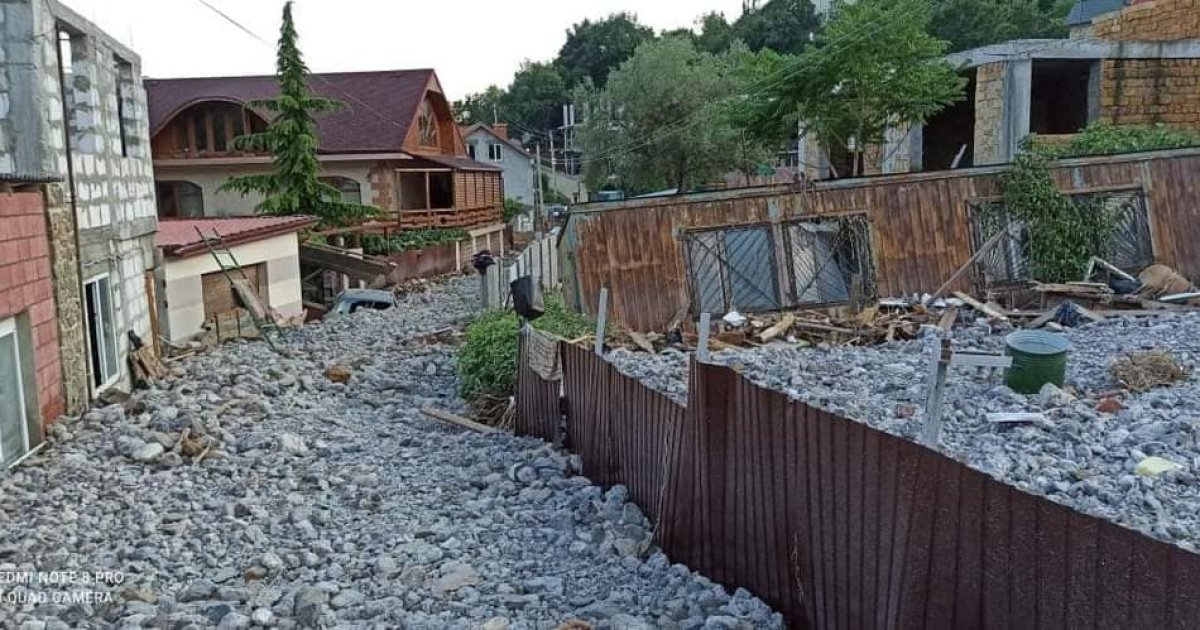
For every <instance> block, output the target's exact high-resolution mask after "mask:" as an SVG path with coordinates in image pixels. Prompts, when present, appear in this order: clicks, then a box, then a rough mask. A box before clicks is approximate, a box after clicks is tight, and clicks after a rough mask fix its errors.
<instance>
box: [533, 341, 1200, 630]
mask: <svg viewBox="0 0 1200 630" xmlns="http://www.w3.org/2000/svg"><path fill="white" fill-rule="evenodd" d="M563 372H564V391H565V393H566V397H567V404H566V409H567V432H568V438H567V442H568V444H569V446H570V447H571V448H572V450H574V451H575V452H578V453H579V454H580V455H581V457H582V459H583V462H584V471H585V474H587V475H588V476H589V477H591V478H592V479H593V480H594V481H596V482H598V483H601V484H604V485H612V484H617V483H623V484H626V485H627V486H628V487H629V489H630V493H631V496H632V497H633V498H634V499H635V500H636V501H637V502H638V504H639V505H640V506H642V508H643V510H645V511H646V512H647V514H648V515H650V516H651V518H653V519H655V521H656V540H657V542H658V544H659V545H660V546H661V547H662V548H663V549H664V551H666V552H667V554H668V555H670V556H671V557H672V559H673V560H675V561H677V562H683V563H685V564H687V565H689V566H690V567H691V568H693V569H695V570H698V571H701V572H702V573H705V574H706V575H708V576H710V577H711V578H713V579H714V580H717V581H719V582H721V583H724V584H726V585H728V586H731V587H732V586H743V587H746V588H748V589H749V590H751V591H752V592H754V593H755V594H756V595H758V596H759V597H761V598H763V599H764V600H765V601H767V602H768V603H770V604H771V605H772V606H774V607H775V608H776V609H777V610H779V611H780V612H782V613H783V614H784V616H785V619H786V620H787V623H788V626H789V627H791V628H813V629H818V630H825V629H843V628H845V629H859V628H873V629H880V630H884V629H899V630H908V629H919V628H931V629H940V628H953V629H968V630H969V629H975V628H978V629H985V628H1004V629H1010V630H1025V629H1036V628H1054V629H1058V628H1093V629H1101V628H1130V627H1147V628H1168V629H1178V630H1183V629H1185V628H1195V627H1200V622H1198V621H1197V620H1200V555H1196V554H1194V553H1191V552H1188V551H1185V550H1183V549H1180V548H1177V547H1174V546H1171V545H1167V544H1164V543H1161V542H1159V541H1156V540H1153V539H1151V538H1149V537H1146V536H1144V535H1142V534H1139V533H1138V532H1135V531H1132V530H1128V529H1124V528H1122V527H1119V526H1117V525H1114V524H1112V523H1109V522H1106V521H1102V520H1099V519H1096V518H1093V517H1090V516H1087V515H1084V514H1081V513H1078V512H1075V511H1073V510H1070V509H1068V508H1066V507H1063V506H1061V505H1058V504H1055V503H1053V502H1051V501H1049V500H1046V499H1043V498H1041V497H1035V496H1032V495H1029V494H1026V493H1024V492H1022V491H1020V490H1017V489H1015V488H1012V487H1010V486H1007V485H1004V484H1002V483H1000V482H998V481H996V480H994V479H991V478H990V477H988V476H986V475H984V474H982V473H979V472H977V471H974V470H972V469H970V468H968V467H966V466H964V465H962V464H960V463H958V462H955V461H954V460H951V459H949V458H947V457H945V456H943V455H941V454H939V453H936V452H934V451H931V450H929V449H926V448H924V447H922V446H919V445H917V444H914V443H912V442H909V441H906V440H903V439H900V438H897V437H894V436H892V435H889V434H886V433H883V432H880V431H877V430H875V429H872V428H870V427H868V426H866V425H864V424H861V423H858V422H854V421H852V420H848V419H845V418H841V417H838V416H835V415H833V414H830V413H828V412H825V411H821V410H817V409H813V408H811V407H808V406H807V405H804V404H802V403H798V402H794V401H790V400H788V399H787V397H786V396H785V395H784V394H782V393H780V392H775V391H769V390H764V389H761V388H758V387H756V386H754V385H752V384H751V383H749V382H748V381H746V380H745V379H743V378H741V377H740V376H739V375H737V374H736V373H735V372H733V371H732V370H730V369H728V368H726V367H723V366H715V365H706V364H699V363H693V365H692V367H691V373H690V381H689V384H690V388H689V389H690V391H689V399H688V407H687V408H686V409H685V408H683V407H680V406H679V405H677V404H675V403H673V402H671V401H670V400H668V399H666V398H665V397H663V396H661V395H659V394H657V393H656V392H651V391H649V390H648V389H647V388H645V387H644V386H643V385H641V384H640V383H638V382H636V381H634V380H633V379H630V378H628V377H625V376H623V375H621V374H620V373H618V372H617V371H616V370H615V368H613V367H612V366H611V365H609V364H608V363H607V362H606V361H604V360H603V359H602V358H599V357H596V356H595V355H594V354H593V353H591V352H589V351H587V350H586V349H582V348H577V347H571V346H564V348H563ZM527 376H529V375H527V374H526V372H524V371H523V372H522V381H521V387H522V388H525V387H526V386H530V385H532V386H534V387H537V386H538V383H537V381H535V380H529V379H528V378H527ZM519 399H520V400H526V396H525V395H524V393H523V394H522V395H521V396H520V397H519Z"/></svg>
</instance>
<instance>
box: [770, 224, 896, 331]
mask: <svg viewBox="0 0 1200 630" xmlns="http://www.w3.org/2000/svg"><path fill="white" fill-rule="evenodd" d="M804 224H818V225H819V224H836V226H837V232H838V234H839V237H840V235H843V234H845V233H846V231H847V230H851V231H853V230H861V234H860V235H859V236H861V238H862V241H863V242H862V243H860V244H858V245H857V246H856V244H855V243H853V242H851V243H850V244H849V245H850V246H851V247H852V251H851V254H852V255H854V256H855V258H856V259H857V262H858V265H857V270H854V269H848V270H843V274H844V277H843V280H844V282H845V285H846V292H847V299H845V300H834V301H819V302H806V301H803V296H802V295H800V294H799V292H798V287H797V286H796V282H797V278H796V275H797V269H796V260H795V257H794V256H793V253H794V249H793V248H794V247H795V246H796V243H795V242H794V241H793V238H792V228H793V227H795V228H797V229H800V227H801V226H802V225H804ZM780 227H781V228H782V229H781V236H782V238H783V251H784V256H783V263H784V266H785V267H786V273H787V292H788V294H787V296H786V298H787V308H823V307H831V306H839V305H843V304H849V303H851V302H852V301H853V300H854V286H853V281H852V279H853V277H854V275H855V274H856V273H857V274H858V275H859V276H861V278H862V282H861V289H862V293H863V295H862V298H864V299H870V298H873V297H875V294H876V292H877V282H878V278H877V277H876V268H875V259H874V255H875V248H874V239H873V236H872V234H871V216H870V214H869V213H868V212H866V211H855V212H844V213H839V214H832V215H809V216H803V217H795V218H793V219H790V220H788V221H784V222H782V223H781V224H780ZM855 250H859V251H855ZM838 253H839V247H835V248H833V249H832V255H833V256H834V260H835V262H836V257H837V255H838ZM823 268H824V267H823V266H822V268H821V269H823ZM821 269H817V274H818V277H817V278H814V280H813V282H812V283H811V284H810V287H809V288H818V289H819V282H820V278H819V276H820V271H821Z"/></svg>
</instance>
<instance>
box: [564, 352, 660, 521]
mask: <svg viewBox="0 0 1200 630" xmlns="http://www.w3.org/2000/svg"><path fill="white" fill-rule="evenodd" d="M563 378H564V381H565V382H564V391H565V392H566V394H567V435H568V440H569V443H570V445H571V446H572V448H573V450H575V451H576V452H578V453H579V454H580V457H581V459H582V460H583V472H584V474H585V475H587V476H588V477H589V478H591V479H592V480H593V481H595V482H596V483H599V484H601V485H606V486H611V485H616V484H624V485H625V486H626V487H627V488H628V489H629V494H630V496H631V497H632V498H633V500H634V501H635V502H636V503H637V504H638V505H639V506H640V507H641V508H642V510H643V511H644V512H645V513H646V515H647V516H648V517H650V518H651V519H657V517H658V507H659V501H660V495H661V494H662V489H663V483H662V479H663V470H664V469H665V468H666V465H667V461H666V460H667V457H668V445H669V444H671V443H672V438H671V436H672V434H673V433H674V432H675V431H677V430H678V427H679V426H680V425H682V423H683V414H684V408H683V407H682V406H681V405H678V404H676V403H674V402H672V401H671V400H670V399H669V398H667V397H666V396H663V395H662V394H659V393H658V392H655V391H653V390H650V389H649V388H647V387H645V386H644V385H642V384H641V383H639V382H637V381H636V380H634V379H631V378H629V377H627V376H625V375H623V374H620V373H619V372H617V370H616V369H615V368H613V367H612V366H611V365H610V364H608V363H607V362H606V361H603V360H602V359H599V358H597V357H596V356H595V355H594V354H593V353H591V352H589V351H587V350H586V349H583V348H578V347H575V346H570V345H564V347H563Z"/></svg>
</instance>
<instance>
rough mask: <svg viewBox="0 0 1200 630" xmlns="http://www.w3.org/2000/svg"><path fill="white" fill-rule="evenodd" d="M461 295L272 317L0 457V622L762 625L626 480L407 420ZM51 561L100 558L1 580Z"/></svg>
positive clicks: (445, 368) (537, 445) (492, 627)
mask: <svg viewBox="0 0 1200 630" xmlns="http://www.w3.org/2000/svg"><path fill="white" fill-rule="evenodd" d="M475 290H476V283H475V282H473V281H472V279H471V278H463V279H458V280H453V281H450V282H448V283H447V284H445V285H443V286H440V287H436V288H434V289H433V290H431V291H429V292H425V293H415V294H411V295H407V296H405V297H404V299H403V300H402V301H401V304H400V306H399V307H398V308H396V309H393V310H391V311H385V312H376V311H368V312H363V313H359V314H355V315H353V316H349V317H346V318H343V319H331V320H328V321H326V322H324V323H321V324H316V325H312V326H308V327H305V328H303V329H301V330H298V331H293V332H289V333H286V335H285V337H284V338H283V339H281V340H280V341H279V346H280V348H281V353H280V354H278V355H277V354H274V353H272V352H270V350H268V349H267V348H266V347H265V346H264V345H263V344H261V343H255V344H247V343H239V344H232V345H226V346H224V347H221V348H219V349H217V350H214V351H212V352H210V353H208V354H206V355H201V356H199V357H195V358H192V359H186V360H183V361H181V362H180V363H178V364H176V365H175V366H173V369H175V370H176V372H177V373H178V374H177V378H175V379H173V380H171V381H169V382H168V383H166V385H165V386H164V387H163V388H161V389H154V390H150V391H146V392H141V393H138V394H137V395H136V396H135V402H136V403H137V404H136V405H130V407H139V408H141V407H144V412H142V413H134V412H129V411H127V410H126V407H125V406H120V405H114V406H110V407H105V408H101V409H95V410H92V411H89V412H88V413H86V414H85V415H84V416H83V417H82V418H81V419H80V420H78V421H64V422H60V423H58V424H55V425H53V427H52V430H51V434H50V437H49V442H50V443H49V444H48V445H47V447H46V448H45V449H44V450H43V451H42V452H41V453H39V454H38V455H37V456H36V457H34V458H33V460H32V461H30V462H27V463H25V464H23V465H21V466H19V467H17V468H15V469H13V470H11V471H9V472H8V473H7V474H2V473H0V579H3V580H4V583H2V584H0V593H2V595H0V597H3V598H5V600H4V601H3V602H2V603H0V626H2V627H13V628H22V629H26V630H34V629H45V630H61V629H67V628H128V627H157V628H171V629H184V628H209V627H217V628H222V629H234V628H249V627H278V628H300V627H328V628H334V627H337V628H415V629H425V628H429V629H438V630H441V629H447V628H487V629H489V630H502V629H504V628H512V629H529V630H534V629H542V628H556V627H558V625H559V624H562V623H564V622H566V621H569V620H572V619H582V620H584V621H587V622H589V623H590V624H592V626H593V627H595V628H610V629H613V630H617V629H624V630H632V629H639V628H645V629H649V628H679V629H689V630H690V629H718V628H746V629H750V628H778V627H781V626H782V621H781V618H780V617H779V616H778V615H777V614H776V613H774V612H772V611H771V610H770V609H769V608H768V607H767V606H766V605H765V604H763V603H762V602H761V601H759V600H757V599H755V598H753V597H752V596H751V595H750V594H749V593H747V592H746V591H744V590H738V591H737V592H735V593H734V594H732V595H730V594H729V593H727V592H726V591H725V590H724V589H723V588H722V587H720V586H718V585H715V584H713V583H712V582H710V581H709V580H707V579H706V578H704V577H702V576H699V575H696V574H694V573H692V572H690V571H689V570H688V569H687V568H686V567H684V566H682V565H677V564H676V565H673V564H671V562H670V561H669V560H668V559H667V558H666V557H665V556H664V555H663V554H662V553H661V552H659V551H657V550H655V549H654V548H653V547H652V546H651V538H652V533H651V529H650V527H649V523H648V522H647V521H646V519H645V517H643V516H642V513H641V512H640V511H639V510H638V508H637V507H636V506H635V505H634V504H632V503H630V502H628V501H627V496H626V492H625V489H624V488H622V487H620V486H618V487H616V488H612V489H610V490H608V491H607V492H605V491H603V490H601V489H600V488H598V487H596V486H593V485H590V483H589V482H588V480H587V479H585V478H583V477H580V476H576V475H574V474H573V473H574V470H575V466H574V465H573V460H572V459H571V458H569V457H568V456H566V455H565V454H563V453H560V452H557V451H555V450H554V449H552V448H551V447H549V446H547V445H545V444H543V443H541V442H539V441H536V440H532V439H523V438H516V437H513V436H511V435H507V434H489V435H482V434H475V433H470V432H464V431H463V430H461V429H458V428H455V427H450V426H448V425H443V424H439V423H437V422H436V421H434V420H431V419H429V418H427V417H425V416H423V415H421V414H420V413H419V411H418V410H419V409H420V407H421V406H422V405H427V404H432V405H434V406H438V407H440V408H442V409H447V410H450V411H457V412H460V413H461V412H463V411H464V410H465V405H464V404H463V402H462V401H461V400H459V399H458V397H457V395H456V391H457V376H456V374H455V366H454V359H453V356H454V347H453V346H451V345H447V344H446V343H445V342H444V341H445V336H444V335H429V333H431V332H434V331H437V330H439V329H442V328H444V327H446V326H458V325H461V324H463V323H464V322H465V320H466V318H467V317H469V314H470V310H471V308H472V307H473V304H474V299H475V298H474V296H475ZM334 366H342V367H343V368H345V370H346V371H348V372H349V378H348V379H343V376H345V372H344V371H341V370H338V371H336V372H337V374H341V375H342V376H339V377H338V378H337V379H332V380H331V378H328V377H327V376H326V373H327V372H328V371H329V370H330V368H332V367H334ZM341 380H346V382H345V383H342V382H338V381H341ZM139 410H140V409H135V410H133V411H139ZM67 571H75V572H87V573H89V574H93V575H94V574H98V573H101V572H107V574H108V575H107V577H106V578H105V581H104V582H103V583H101V584H96V583H94V582H93V583H89V584H85V583H82V582H79V581H76V582H74V583H71V584H68V585H63V584H43V583H39V582H38V581H37V579H36V578H34V579H25V580H24V582H22V578H21V576H22V575H24V576H29V575H36V574H33V573H31V572H40V574H41V575H50V574H54V572H67Z"/></svg>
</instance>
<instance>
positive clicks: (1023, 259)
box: [966, 185, 1158, 290]
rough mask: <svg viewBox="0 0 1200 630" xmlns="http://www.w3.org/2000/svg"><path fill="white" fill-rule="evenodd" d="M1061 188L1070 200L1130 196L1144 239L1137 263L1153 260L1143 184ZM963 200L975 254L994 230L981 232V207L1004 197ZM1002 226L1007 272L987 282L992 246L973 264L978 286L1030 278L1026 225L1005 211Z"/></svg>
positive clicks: (1147, 199)
mask: <svg viewBox="0 0 1200 630" xmlns="http://www.w3.org/2000/svg"><path fill="white" fill-rule="evenodd" d="M1060 192H1061V193H1062V194H1064V195H1066V196H1067V198H1068V199H1070V200H1071V201H1072V202H1074V201H1075V200H1076V199H1081V198H1092V199H1096V198H1100V199H1102V200H1103V201H1107V202H1111V201H1113V200H1115V199H1116V198H1118V197H1129V198H1130V199H1129V201H1128V203H1127V206H1131V209H1130V210H1129V212H1130V214H1129V216H1130V217H1132V218H1133V219H1134V220H1135V221H1136V222H1137V224H1138V226H1139V227H1141V228H1142V231H1144V234H1141V235H1140V236H1144V237H1145V239H1146V241H1145V252H1144V253H1145V254H1146V256H1145V257H1144V258H1143V259H1142V260H1141V261H1139V263H1145V264H1147V265H1150V264H1154V260H1155V255H1156V254H1157V251H1158V245H1157V243H1156V242H1155V239H1154V230H1153V229H1152V227H1151V226H1152V216H1151V212H1152V209H1151V207H1150V195H1149V194H1148V192H1147V190H1146V188H1145V186H1141V185H1123V186H1100V187H1094V188H1083V189H1079V190H1062V191H1060ZM966 204H967V216H968V221H969V224H968V227H969V230H970V233H971V252H972V254H974V253H976V252H978V251H979V248H980V247H982V246H983V244H984V243H986V242H987V241H988V239H990V238H991V237H992V235H993V234H995V232H988V233H985V232H984V230H983V226H981V224H980V219H981V216H982V215H981V214H980V207H981V206H985V205H988V204H998V205H1000V206H1003V204H1004V198H1003V197H999V196H991V197H975V198H971V199H967V201H966ZM1119 227H1120V225H1118V228H1119ZM1001 229H1007V230H1008V231H1009V236H1008V237H1007V238H1006V239H1004V240H1005V243H1004V244H1003V254H1002V255H1003V256H1004V257H1005V260H1004V261H1003V262H1004V263H1005V265H1006V267H1007V270H1008V271H1009V273H1008V275H1007V276H1006V277H1004V278H1001V279H997V280H992V281H990V282H989V278H988V276H987V274H986V273H985V272H986V269H987V265H988V262H989V260H988V258H994V257H995V256H996V255H997V254H996V253H995V251H996V249H993V251H992V252H990V253H989V254H987V255H985V256H984V257H982V258H981V259H980V260H979V261H977V262H976V263H975V264H974V266H973V269H972V273H973V274H974V280H973V282H974V283H975V285H976V286H977V288H978V289H979V290H986V289H988V288H1004V287H1014V286H1022V285H1027V284H1028V283H1029V282H1031V281H1032V280H1033V277H1032V276H1033V273H1032V270H1031V269H1030V262H1029V261H1030V252H1029V251H1028V247H1029V236H1028V228H1027V227H1026V226H1025V225H1024V224H1023V223H1021V222H1020V221H1014V220H1013V219H1012V218H1011V217H1009V216H1008V215H1007V212H1005V217H1004V224H1003V226H1002V228H1001ZM1113 238H1114V242H1115V240H1116V239H1118V238H1120V234H1114V235H1113ZM1110 245H1111V244H1110ZM1098 255H1101V256H1102V257H1105V258H1106V259H1107V258H1113V257H1114V256H1113V255H1112V253H1111V252H1102V253H1100V254H1098ZM1110 262H1112V261H1110ZM1018 267H1019V269H1017V272H1016V273H1013V269H1014V268H1018ZM1122 270H1123V271H1128V272H1131V273H1136V272H1137V271H1138V270H1137V269H1136V268H1134V267H1128V268H1124V269H1122Z"/></svg>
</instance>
